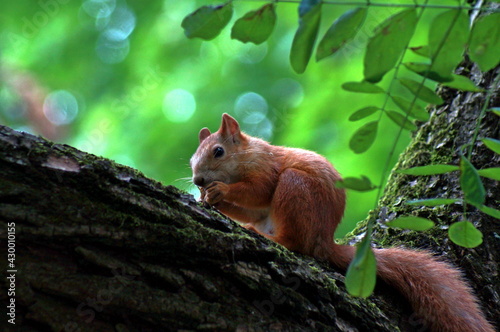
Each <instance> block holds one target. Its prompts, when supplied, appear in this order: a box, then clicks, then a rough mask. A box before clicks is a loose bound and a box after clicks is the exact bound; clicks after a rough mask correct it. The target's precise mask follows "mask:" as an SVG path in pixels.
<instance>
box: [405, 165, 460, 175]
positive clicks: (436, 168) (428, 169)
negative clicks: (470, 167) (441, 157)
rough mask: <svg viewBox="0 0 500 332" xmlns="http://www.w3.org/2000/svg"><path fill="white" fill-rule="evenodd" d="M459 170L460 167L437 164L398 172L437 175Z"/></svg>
mask: <svg viewBox="0 0 500 332" xmlns="http://www.w3.org/2000/svg"><path fill="white" fill-rule="evenodd" d="M458 170H459V167H458V166H455V165H443V164H436V165H426V166H418V167H412V168H408V169H402V170H398V171H397V172H398V173H402V174H408V175H435V174H444V173H448V172H453V171H458Z"/></svg>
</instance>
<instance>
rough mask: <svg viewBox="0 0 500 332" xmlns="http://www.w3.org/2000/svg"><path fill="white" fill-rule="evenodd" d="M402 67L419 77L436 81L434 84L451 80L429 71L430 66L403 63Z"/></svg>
mask: <svg viewBox="0 0 500 332" xmlns="http://www.w3.org/2000/svg"><path fill="white" fill-rule="evenodd" d="M403 65H404V66H405V67H406V68H407V69H408V70H411V71H412V72H414V73H417V74H419V75H420V76H423V77H425V78H428V79H431V80H433V81H436V82H440V83H444V82H449V81H451V80H452V79H450V78H443V77H442V76H441V75H439V74H438V73H436V72H434V71H431V65H429V64H427V63H421V62H406V63H403Z"/></svg>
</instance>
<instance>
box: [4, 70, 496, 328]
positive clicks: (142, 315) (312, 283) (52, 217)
mask: <svg viewBox="0 0 500 332" xmlns="http://www.w3.org/2000/svg"><path fill="white" fill-rule="evenodd" d="M492 77H493V73H490V74H489V75H486V76H485V77H482V76H480V75H479V74H477V75H476V74H475V75H474V78H475V79H476V80H477V81H478V82H480V83H481V85H482V86H485V87H487V86H489V85H491V84H492ZM444 94H445V97H447V98H448V101H449V102H448V103H447V104H445V105H444V106H442V107H440V108H437V109H436V110H433V115H432V118H431V121H430V122H429V123H426V124H425V125H423V126H422V128H421V129H420V130H419V131H418V132H417V133H416V135H415V139H414V141H413V143H412V145H411V146H410V147H409V148H408V149H407V151H406V152H405V153H404V154H403V155H402V157H401V160H400V162H399V163H398V165H397V167H398V168H407V167H410V166H417V165H425V164H430V163H453V164H457V163H458V158H457V151H458V149H459V147H460V146H461V145H463V144H465V143H467V142H469V141H470V137H471V133H472V132H473V129H474V126H475V119H476V118H477V116H478V114H479V111H480V108H481V106H482V103H483V102H484V93H461V92H459V93H455V92H454V91H449V90H447V91H444ZM492 101H493V102H492V104H496V105H498V94H495V96H494V98H493V99H492ZM498 123H499V118H498V117H495V116H494V115H493V114H488V115H487V117H486V118H485V120H484V121H483V123H482V125H481V128H480V129H481V130H480V136H488V137H498ZM498 161H499V156H498V155H494V154H493V153H492V152H491V151H489V150H488V149H486V148H484V147H483V146H482V144H481V143H477V144H476V146H475V147H474V153H473V158H472V162H473V163H474V165H475V166H476V167H477V168H484V167H492V166H495V165H496V166H498ZM484 182H485V185H486V190H487V192H488V198H487V205H489V206H491V207H498V206H499V197H500V193H499V190H500V189H499V188H498V184H497V183H495V182H494V181H484ZM417 189H418V190H417ZM459 195H460V192H459V182H458V175H457V174H453V173H449V174H445V175H442V176H432V177H421V178H412V177H409V176H403V175H396V174H395V175H393V176H392V177H391V179H390V182H389V184H388V186H387V190H386V195H385V197H384V198H383V199H382V201H381V205H380V208H379V210H377V211H376V212H375V213H372V217H376V218H377V219H379V220H380V221H382V222H384V221H386V220H388V219H392V218H393V217H395V216H396V215H400V214H408V213H411V211H414V210H417V213H418V215H421V216H425V217H427V218H430V219H433V220H435V221H439V222H440V223H441V224H442V225H449V224H450V223H451V222H453V221H457V220H460V219H461V215H462V212H463V211H462V210H463V208H462V207H461V206H459V205H453V206H447V207H439V208H416V209H415V208H409V207H408V206H406V205H405V204H404V201H405V200H407V199H411V198H426V197H457V196H459ZM467 216H468V219H469V220H471V221H473V222H474V223H475V224H476V225H478V227H479V228H480V229H481V231H482V232H483V234H484V243H483V245H481V246H480V247H478V248H475V249H471V250H469V249H464V248H460V247H457V246H455V245H453V244H452V243H451V242H450V241H449V240H448V239H447V237H446V230H445V229H443V228H440V227H436V228H435V229H433V230H432V231H430V232H425V233H415V232H400V231H397V230H394V229H388V228H386V227H384V226H378V227H377V228H376V235H377V238H378V239H379V241H380V243H382V244H384V245H386V244H388V243H398V244H403V245H405V246H410V247H417V248H429V249H431V250H433V251H435V252H437V253H440V254H443V253H446V254H447V258H449V259H451V260H452V261H453V262H454V263H455V264H456V265H458V266H460V267H461V268H462V269H463V270H464V271H465V273H466V275H467V277H468V278H469V279H470V280H471V282H472V284H473V285H474V288H475V289H476V291H477V293H478V295H479V297H480V298H481V300H482V301H483V304H484V307H485V308H486V309H487V311H488V314H489V317H490V319H493V318H494V317H496V318H497V319H498V317H500V312H499V307H500V306H499V303H498V299H499V295H498V294H499V287H500V286H499V285H500V280H499V275H500V274H499V272H500V271H499V266H498V264H499V263H498V262H499V250H500V245H499V241H498V234H500V230H499V223H498V220H494V219H493V218H490V217H488V216H487V215H485V214H483V213H478V212H477V211H476V210H475V209H474V208H472V207H471V206H467ZM0 220H1V221H2V223H3V224H4V225H3V226H2V228H1V230H0V232H1V235H2V236H1V239H2V240H1V241H2V244H1V247H2V248H4V250H5V251H4V252H3V253H2V255H1V260H0V261H1V262H2V266H3V267H6V268H5V273H6V275H7V278H3V280H4V283H5V286H6V289H7V292H2V293H1V295H0V297H1V298H2V300H3V303H6V305H3V306H2V308H4V309H3V310H5V311H6V312H5V313H2V315H4V317H7V319H2V330H11V331H14V330H16V331H18V330H23V331H170V330H240V331H261V330H262V331H270V330H276V331H297V330H301V331H308V330H310V331H318V330H329V331H355V330H358V331H397V330H398V326H400V328H401V330H404V331H410V330H412V329H411V328H410V327H409V325H408V320H409V319H411V310H410V309H409V308H408V306H407V305H405V304H404V301H403V300H402V299H401V298H400V297H399V296H398V295H397V294H393V291H392V290H391V289H390V288H388V287H387V286H384V285H379V286H378V288H377V292H376V295H374V296H372V297H370V298H369V299H367V300H365V299H357V298H352V297H350V296H349V295H347V294H346V291H345V287H344V284H343V276H342V275H341V274H339V273H338V272H336V271H335V270H334V269H333V268H331V267H330V266H328V265H327V264H324V263H321V262H317V261H315V260H313V259H311V258H309V257H305V256H302V255H298V254H294V253H291V252H289V251H288V250H286V249H285V248H283V247H281V246H279V245H277V244H274V243H271V242H269V241H268V240H266V239H264V238H261V237H260V236H258V235H256V234H253V233H251V232H249V231H247V230H245V229H243V228H241V227H239V226H238V225H237V224H235V223H234V222H232V221H230V220H228V219H226V218H224V217H223V216H221V215H220V214H217V213H216V212H214V211H209V210H206V209H204V208H202V207H200V206H199V205H198V204H197V203H196V202H195V201H194V200H193V198H192V197H191V196H190V195H187V194H185V193H183V192H181V191H179V190H177V189H176V188H174V187H171V186H167V187H165V186H162V185H161V184H160V183H158V182H156V181H153V180H150V179H147V178H145V177H144V176H143V175H142V174H140V173H139V172H137V171H135V170H133V169H131V168H128V167H124V166H120V165H117V164H115V163H114V162H112V161H109V160H106V159H104V158H99V157H96V156H93V155H90V154H87V153H84V152H82V151H78V150H76V149H74V148H72V147H70V146H66V145H59V144H54V143H51V142H49V141H46V140H44V139H42V138H38V137H34V136H32V135H29V134H26V133H20V132H15V131H13V130H11V129H9V128H6V127H1V129H0ZM7 248H9V249H8V250H9V252H10V253H14V254H15V257H14V256H7ZM445 277H446V276H443V278H445ZM7 305H9V306H10V308H9V307H7ZM7 320H10V322H9V321H7ZM12 322H15V325H13V324H12ZM405 322H406V323H405ZM498 325H499V326H500V324H498Z"/></svg>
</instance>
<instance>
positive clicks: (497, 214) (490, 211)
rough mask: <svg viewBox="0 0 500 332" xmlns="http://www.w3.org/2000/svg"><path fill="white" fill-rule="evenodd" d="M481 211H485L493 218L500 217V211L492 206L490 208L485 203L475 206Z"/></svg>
mask: <svg viewBox="0 0 500 332" xmlns="http://www.w3.org/2000/svg"><path fill="white" fill-rule="evenodd" d="M476 207H477V208H478V209H479V210H480V211H481V212H484V213H486V214H487V215H490V216H492V217H494V218H497V219H500V211H498V210H497V209H494V208H490V207H488V206H486V205H479V206H476Z"/></svg>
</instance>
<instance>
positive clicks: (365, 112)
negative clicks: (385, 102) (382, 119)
mask: <svg viewBox="0 0 500 332" xmlns="http://www.w3.org/2000/svg"><path fill="white" fill-rule="evenodd" d="M378 110H380V108H378V107H375V106H368V107H363V108H362V109H360V110H357V111H356V112H354V113H352V114H351V116H350V117H349V121H358V120H361V119H364V118H366V117H367V116H370V115H372V114H373V113H375V112H377V111H378Z"/></svg>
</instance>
